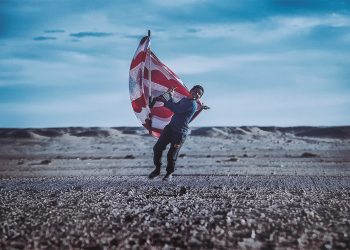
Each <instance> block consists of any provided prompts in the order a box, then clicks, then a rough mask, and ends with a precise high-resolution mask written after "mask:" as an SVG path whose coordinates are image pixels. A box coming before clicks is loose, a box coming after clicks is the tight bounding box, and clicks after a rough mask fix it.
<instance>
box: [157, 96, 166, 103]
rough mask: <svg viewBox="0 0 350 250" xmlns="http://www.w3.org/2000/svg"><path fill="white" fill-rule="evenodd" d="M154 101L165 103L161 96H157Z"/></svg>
mask: <svg viewBox="0 0 350 250" xmlns="http://www.w3.org/2000/svg"><path fill="white" fill-rule="evenodd" d="M155 100H156V101H157V102H166V99H165V98H164V96H162V95H160V96H157V97H156V98H155Z"/></svg>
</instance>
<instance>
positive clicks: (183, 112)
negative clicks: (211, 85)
mask: <svg viewBox="0 0 350 250" xmlns="http://www.w3.org/2000/svg"><path fill="white" fill-rule="evenodd" d="M164 106H165V107H167V108H168V109H170V110H171V111H173V112H174V115H173V117H172V118H171V121H170V123H169V125H170V127H171V128H172V130H173V131H176V132H178V133H182V134H187V133H188V131H189V129H188V124H189V122H190V121H191V118H192V116H193V115H194V113H195V112H196V110H197V101H196V100H193V99H188V98H186V97H185V98H182V99H181V100H180V101H179V102H173V100H172V99H170V100H169V101H166V102H165V103H164Z"/></svg>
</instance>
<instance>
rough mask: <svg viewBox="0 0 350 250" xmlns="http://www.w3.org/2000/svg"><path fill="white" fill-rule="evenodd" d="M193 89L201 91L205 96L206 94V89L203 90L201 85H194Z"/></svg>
mask: <svg viewBox="0 0 350 250" xmlns="http://www.w3.org/2000/svg"><path fill="white" fill-rule="evenodd" d="M192 89H201V90H202V92H203V94H204V88H203V87H202V86H201V85H194V86H193V87H192ZM192 89H191V90H192Z"/></svg>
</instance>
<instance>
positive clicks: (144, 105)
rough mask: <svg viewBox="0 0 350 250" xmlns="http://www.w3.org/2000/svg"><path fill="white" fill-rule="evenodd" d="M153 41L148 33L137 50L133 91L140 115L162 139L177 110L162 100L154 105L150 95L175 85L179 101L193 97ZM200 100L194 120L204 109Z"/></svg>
mask: <svg viewBox="0 0 350 250" xmlns="http://www.w3.org/2000/svg"><path fill="white" fill-rule="evenodd" d="M150 44H151V41H150V36H145V37H143V38H142V39H141V41H140V43H139V46H138V47H137V49H136V52H135V55H134V57H133V59H132V61H131V65H130V71H129V92H130V100H131V105H132V108H133V110H134V112H135V115H136V117H137V118H138V119H139V120H140V122H141V123H142V125H143V126H144V127H145V128H146V129H147V130H148V132H149V134H151V135H152V136H154V137H157V138H159V136H160V134H161V133H162V131H163V129H164V127H165V126H166V125H167V124H168V123H169V122H170V120H171V117H172V116H173V114H174V113H173V112H172V111H170V110H169V109H168V108H166V107H164V106H163V104H162V103H161V102H157V103H156V104H155V105H154V107H153V108H150V107H149V97H157V96H159V95H161V94H163V93H164V92H166V91H167V90H168V89H169V88H175V91H174V95H173V100H174V101H175V102H178V101H180V100H181V99H182V98H184V97H190V92H189V90H188V89H187V88H186V86H185V85H184V84H183V82H182V81H181V79H180V78H179V77H178V76H177V75H176V74H175V73H174V72H173V71H172V70H171V69H170V68H169V67H167V66H166V65H165V64H164V63H162V62H161V61H160V60H159V59H158V57H157V56H156V55H155V54H154V53H153V52H152V51H151V49H150ZM150 76H151V79H150ZM197 103H198V105H197V106H198V108H197V111H196V113H195V114H194V116H193V118H192V119H194V118H195V117H196V116H197V115H198V114H199V113H200V111H201V110H202V108H201V107H202V106H201V103H200V102H199V101H197Z"/></svg>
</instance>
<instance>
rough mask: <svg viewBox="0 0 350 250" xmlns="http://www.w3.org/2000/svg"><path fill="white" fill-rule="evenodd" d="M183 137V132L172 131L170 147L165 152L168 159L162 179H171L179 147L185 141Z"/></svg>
mask: <svg viewBox="0 0 350 250" xmlns="http://www.w3.org/2000/svg"><path fill="white" fill-rule="evenodd" d="M185 139H186V135H185V134H180V133H173V136H172V140H171V145H170V149H169V151H168V154H167V160H168V164H167V168H166V172H167V174H166V175H165V177H164V180H169V179H171V177H172V173H173V172H174V170H175V163H176V159H177V156H178V154H179V152H180V149H181V147H182V145H183V143H184V142H185Z"/></svg>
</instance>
